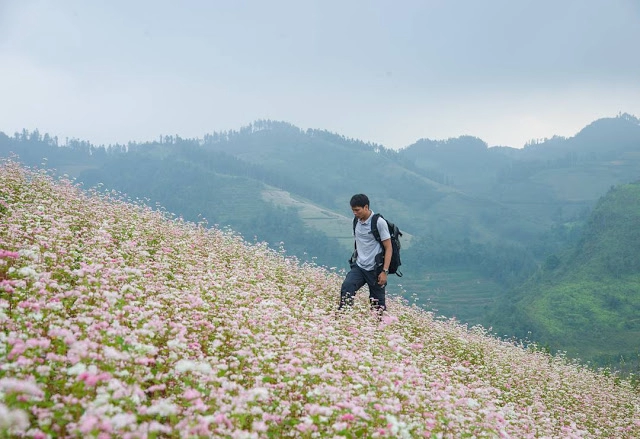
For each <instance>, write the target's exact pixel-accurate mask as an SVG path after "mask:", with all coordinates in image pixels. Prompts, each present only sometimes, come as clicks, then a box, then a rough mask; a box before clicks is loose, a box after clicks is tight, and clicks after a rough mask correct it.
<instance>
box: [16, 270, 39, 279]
mask: <svg viewBox="0 0 640 439" xmlns="http://www.w3.org/2000/svg"><path fill="white" fill-rule="evenodd" d="M18 274H19V275H20V276H22V277H30V278H33V279H37V278H38V272H37V271H36V270H34V269H33V268H31V267H22V268H20V269H19V270H18Z"/></svg>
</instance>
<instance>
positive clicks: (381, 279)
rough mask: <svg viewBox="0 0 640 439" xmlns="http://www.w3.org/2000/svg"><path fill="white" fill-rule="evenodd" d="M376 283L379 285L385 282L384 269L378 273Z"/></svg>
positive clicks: (385, 274)
mask: <svg viewBox="0 0 640 439" xmlns="http://www.w3.org/2000/svg"><path fill="white" fill-rule="evenodd" d="M378 284H379V285H386V284H387V273H385V272H384V271H383V272H381V273H380V274H379V275H378Z"/></svg>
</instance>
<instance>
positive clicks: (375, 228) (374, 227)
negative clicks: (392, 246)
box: [371, 213, 384, 242]
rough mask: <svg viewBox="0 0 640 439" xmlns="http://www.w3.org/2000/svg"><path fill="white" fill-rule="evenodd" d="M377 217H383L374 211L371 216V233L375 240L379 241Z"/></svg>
mask: <svg viewBox="0 0 640 439" xmlns="http://www.w3.org/2000/svg"><path fill="white" fill-rule="evenodd" d="M378 218H382V219H384V217H383V216H382V215H380V214H379V213H374V214H373V218H371V233H373V237H374V238H376V241H378V242H381V241H380V232H378Z"/></svg>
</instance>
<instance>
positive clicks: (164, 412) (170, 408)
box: [147, 399, 178, 416]
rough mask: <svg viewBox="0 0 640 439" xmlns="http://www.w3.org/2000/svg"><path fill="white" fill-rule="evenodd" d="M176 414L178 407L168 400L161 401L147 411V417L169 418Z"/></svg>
mask: <svg viewBox="0 0 640 439" xmlns="http://www.w3.org/2000/svg"><path fill="white" fill-rule="evenodd" d="M177 413H178V406H177V405H175V404H174V403H172V402H171V401H170V400H168V399H161V400H160V401H157V402H156V403H155V404H153V405H152V406H151V407H149V409H148V410H147V414H149V415H160V416H169V415H175V414H177Z"/></svg>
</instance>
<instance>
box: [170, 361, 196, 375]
mask: <svg viewBox="0 0 640 439" xmlns="http://www.w3.org/2000/svg"><path fill="white" fill-rule="evenodd" d="M195 367H196V363H195V361H191V360H180V361H178V362H177V363H176V365H175V370H176V372H180V373H184V372H189V371H191V370H194V369H195Z"/></svg>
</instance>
